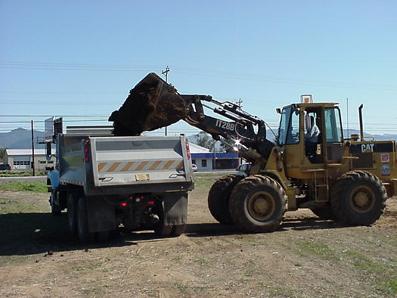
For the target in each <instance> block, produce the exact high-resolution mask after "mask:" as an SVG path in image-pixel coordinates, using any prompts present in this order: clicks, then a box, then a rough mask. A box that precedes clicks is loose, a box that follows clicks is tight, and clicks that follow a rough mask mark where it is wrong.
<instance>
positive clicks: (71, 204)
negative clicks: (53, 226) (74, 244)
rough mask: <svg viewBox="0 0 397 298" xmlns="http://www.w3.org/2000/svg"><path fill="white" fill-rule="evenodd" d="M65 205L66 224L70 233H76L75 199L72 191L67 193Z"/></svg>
mask: <svg viewBox="0 0 397 298" xmlns="http://www.w3.org/2000/svg"><path fill="white" fill-rule="evenodd" d="M66 207H67V214H68V226H69V231H70V232H71V233H72V235H76V234H77V200H76V198H75V196H74V195H73V194H72V193H68V194H67V199H66Z"/></svg>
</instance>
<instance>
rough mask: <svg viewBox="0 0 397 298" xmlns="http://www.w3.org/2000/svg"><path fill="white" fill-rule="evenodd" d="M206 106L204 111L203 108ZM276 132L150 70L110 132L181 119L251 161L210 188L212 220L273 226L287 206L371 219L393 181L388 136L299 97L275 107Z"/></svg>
mask: <svg viewBox="0 0 397 298" xmlns="http://www.w3.org/2000/svg"><path fill="white" fill-rule="evenodd" d="M208 109H210V110H212V113H211V115H215V116H216V115H220V116H222V117H220V118H218V117H214V116H209V115H207V114H205V113H204V111H205V110H208ZM277 112H278V113H279V114H280V115H281V117H280V125H279V129H278V134H277V137H276V139H275V140H274V141H273V142H272V141H270V140H268V139H267V138H266V123H265V121H263V120H262V119H259V118H258V117H256V116H253V115H251V114H249V113H247V112H245V111H243V110H242V109H241V108H240V107H239V106H238V105H236V104H234V103H232V102H220V101H217V100H215V99H213V98H212V97H211V96H208V95H186V94H179V93H178V92H177V90H176V89H175V88H174V87H173V86H171V85H169V84H167V83H166V82H165V81H164V80H162V79H161V78H160V77H159V76H157V75H156V74H154V73H150V74H148V75H147V76H146V77H145V78H144V79H143V80H142V81H140V82H139V83H138V84H137V85H136V86H135V88H134V89H132V90H131V92H130V95H129V96H128V98H127V99H126V101H125V102H124V104H123V106H122V107H121V108H120V109H119V110H117V111H115V112H113V114H112V115H111V117H110V119H109V120H110V121H113V127H114V134H116V135H137V134H140V133H141V132H142V131H145V130H146V131H149V130H153V129H156V128H160V127H163V126H166V125H170V124H171V123H174V122H177V121H179V120H184V121H186V122H187V123H189V124H191V125H193V126H195V127H198V128H200V129H202V130H203V131H205V132H208V133H209V134H211V135H212V137H213V138H214V139H217V140H219V139H220V138H223V139H224V140H225V141H227V142H229V143H231V146H234V147H235V149H236V150H238V151H239V154H240V156H241V157H243V158H245V159H246V160H247V161H249V162H250V163H251V164H252V166H251V167H250V170H249V172H248V173H247V175H246V177H244V176H241V175H234V174H231V175H227V176H225V177H223V178H221V179H219V180H218V181H216V182H215V183H214V185H213V186H212V187H211V189H210V191H209V197H208V206H209V209H210V212H211V214H212V215H213V216H214V218H215V219H216V220H218V221H219V222H220V223H223V224H234V225H236V226H237V227H238V228H240V229H241V230H243V231H246V232H269V231H274V230H276V229H277V228H279V226H280V223H281V221H282V218H283V215H284V213H285V211H293V210H297V209H298V208H309V209H311V210H312V211H313V212H314V213H315V214H316V215H318V216H319V217H320V218H323V219H333V220H337V221H339V222H342V223H343V224H346V225H371V224H372V223H374V222H375V221H376V220H377V219H378V218H379V217H380V216H381V215H382V213H383V211H384V208H385V202H386V199H387V198H388V197H391V196H393V195H394V194H395V191H396V187H397V184H396V182H397V168H396V158H397V156H396V144H395V142H394V141H373V140H365V139H364V137H363V126H362V116H361V115H362V106H361V107H360V127H361V136H360V138H359V137H358V136H357V135H353V136H352V137H348V138H346V137H345V136H343V130H342V121H341V112H340V109H339V107H338V104H336V103H313V102H312V100H311V97H310V96H303V97H302V100H301V102H299V103H295V104H291V105H288V106H285V107H283V108H282V109H277Z"/></svg>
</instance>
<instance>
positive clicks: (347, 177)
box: [331, 171, 387, 226]
mask: <svg viewBox="0 0 397 298" xmlns="http://www.w3.org/2000/svg"><path fill="white" fill-rule="evenodd" d="M386 200H387V193H386V189H385V187H384V186H383V184H382V181H381V180H380V179H379V178H378V177H376V176H375V175H373V174H371V173H369V172H366V171H351V172H348V173H346V174H344V175H343V176H341V177H340V178H339V179H338V180H337V181H336V182H335V184H334V186H333V188H332V191H331V206H332V211H333V213H334V214H335V216H336V218H337V219H338V221H340V222H342V223H343V224H347V225H363V226H368V225H371V224H373V223H374V222H375V221H376V220H377V219H379V217H380V216H381V215H382V214H383V211H384V209H385V207H386Z"/></svg>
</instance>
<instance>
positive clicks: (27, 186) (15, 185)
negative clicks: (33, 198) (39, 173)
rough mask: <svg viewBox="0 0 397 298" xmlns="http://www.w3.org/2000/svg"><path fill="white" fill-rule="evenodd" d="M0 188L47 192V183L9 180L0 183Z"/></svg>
mask: <svg viewBox="0 0 397 298" xmlns="http://www.w3.org/2000/svg"><path fill="white" fill-rule="evenodd" d="M0 190H7V191H31V192H41V193H45V192H47V184H46V182H44V181H35V182H19V181H15V182H7V183H2V184H0Z"/></svg>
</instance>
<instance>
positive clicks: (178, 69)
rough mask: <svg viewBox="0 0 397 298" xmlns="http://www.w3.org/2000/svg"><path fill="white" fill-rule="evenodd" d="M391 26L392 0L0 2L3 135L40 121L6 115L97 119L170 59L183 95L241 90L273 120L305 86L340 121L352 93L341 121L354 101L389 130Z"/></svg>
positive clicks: (394, 60)
mask: <svg viewBox="0 0 397 298" xmlns="http://www.w3.org/2000/svg"><path fill="white" fill-rule="evenodd" d="M396 33H397V2H396V1H186V0H185V1H157V2H156V1H40V0H36V1H18V0H13V1H7V0H0V115H3V117H1V118H0V132H3V131H7V130H9V129H12V128H16V127H18V126H22V127H28V124H27V123H25V124H24V123H4V122H7V121H8V122H16V121H27V120H30V119H31V118H33V119H35V120H39V121H41V120H43V119H44V118H45V117H11V118H10V117H4V115H21V114H23V115H31V116H33V115H70V116H74V117H67V118H65V119H66V120H72V121H76V120H79V119H82V118H79V117H76V116H84V115H86V116H92V117H86V119H91V120H95V121H92V122H87V123H85V124H104V123H105V122H99V121H96V120H101V119H105V118H106V117H104V116H107V115H109V114H110V113H111V112H112V111H113V110H114V109H117V108H118V107H119V106H120V105H121V104H122V102H123V101H124V99H125V97H126V96H127V94H128V92H129V90H130V89H131V88H132V87H133V86H134V85H135V83H137V82H138V81H139V80H140V79H141V78H142V77H143V76H145V74H146V73H148V72H150V71H154V72H157V73H160V72H161V70H162V69H164V68H165V67H166V66H167V65H169V67H170V68H171V72H170V75H169V80H170V82H171V83H172V84H173V85H174V86H176V88H177V89H178V90H179V91H180V92H181V93H201V94H211V95H212V96H214V97H215V98H217V99H220V100H237V99H239V98H241V99H242V100H243V107H244V109H245V110H246V111H248V112H250V113H252V114H255V115H257V116H259V117H261V118H263V119H264V120H265V121H268V122H269V123H270V124H272V125H277V122H278V115H277V114H276V113H275V112H274V111H275V108H276V107H280V106H283V105H286V104H289V103H291V102H296V101H299V96H300V95H301V94H313V96H314V98H315V100H316V101H334V102H341V103H342V104H341V107H342V109H343V117H344V122H346V119H345V118H346V110H345V108H346V98H349V106H350V113H349V114H350V115H349V121H350V122H351V123H350V125H349V126H350V128H353V127H357V126H358V125H357V124H356V123H357V111H356V108H357V107H358V105H359V104H361V103H363V104H364V107H365V109H364V114H365V128H366V130H368V131H369V132H372V133H397V113H396V110H397V109H396V107H397V103H396V99H397V96H396V95H397V56H396V53H397V34H396ZM75 123H79V122H74V123H73V124H75ZM69 124H72V122H70V123H69ZM79 124H80V123H79ZM42 126H43V125H42V123H40V122H38V123H37V127H38V128H41V127H42ZM345 126H346V124H345ZM170 130H171V131H172V132H174V133H177V132H179V131H182V132H186V133H190V132H192V128H190V127H189V126H187V125H183V124H178V125H174V126H173V127H172V128H170Z"/></svg>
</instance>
